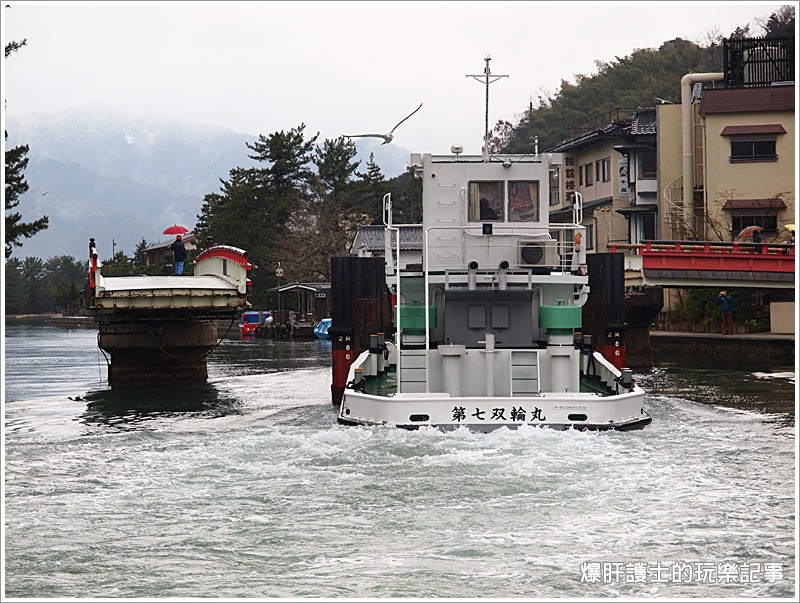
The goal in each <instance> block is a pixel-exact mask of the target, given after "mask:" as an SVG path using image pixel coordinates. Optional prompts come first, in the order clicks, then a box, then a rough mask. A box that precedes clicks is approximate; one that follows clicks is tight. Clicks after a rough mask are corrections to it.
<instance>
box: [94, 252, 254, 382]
mask: <svg viewBox="0 0 800 603" xmlns="http://www.w3.org/2000/svg"><path fill="white" fill-rule="evenodd" d="M250 268H251V265H250V263H249V261H248V259H247V252H246V251H244V250H242V249H239V248H236V247H231V246H227V245H215V246H213V247H209V248H208V249H205V250H204V251H203V252H202V253H200V255H199V256H198V257H197V259H196V260H195V269H194V275H192V276H125V277H105V276H103V275H102V273H101V266H100V264H99V261H98V259H97V250H96V248H95V246H94V239H90V241H89V287H88V292H89V300H88V306H89V310H90V313H91V314H92V315H93V317H94V320H95V322H96V323H97V325H98V328H99V334H98V346H99V347H100V349H102V350H103V351H104V352H107V353H108V354H109V356H110V363H109V367H108V383H109V385H110V386H111V387H112V388H114V387H120V386H123V387H124V386H128V385H141V384H152V383H176V382H191V381H205V380H206V379H207V378H208V370H207V363H206V358H207V356H208V355H209V354H210V353H211V351H212V350H213V349H214V347H216V345H217V343H218V339H217V322H216V321H219V320H221V319H228V318H229V319H230V320H231V321H233V320H235V319H236V316H238V314H239V313H240V312H241V311H242V310H245V309H247V308H248V307H249V304H248V302H247V292H248V288H249V286H250V284H251V283H250V280H249V279H248V277H247V273H248V271H249V270H250Z"/></svg>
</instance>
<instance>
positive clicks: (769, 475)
mask: <svg viewBox="0 0 800 603" xmlns="http://www.w3.org/2000/svg"><path fill="white" fill-rule="evenodd" d="M5 336H6V338H5V484H4V485H5V596H6V597H10V598H36V599H40V598H76V597H78V598H146V599H153V598H160V597H176V598H189V597H209V598H226V599H230V598H287V599H296V598H326V599H327V598H368V599H375V598H390V597H392V598H394V597H399V598H414V599H420V598H434V597H440V598H465V599H475V598H525V599H534V598H546V599H553V598H561V597H573V598H575V597H580V598H589V597H614V596H616V597H626V598H650V597H664V598H670V599H675V598H679V597H708V598H721V597H776V598H777V597H793V596H794V595H796V594H797V593H796V567H795V555H796V550H797V549H796V546H797V542H796V534H797V533H796V515H795V512H796V499H795V486H796V482H795V479H796V478H795V476H796V466H795V462H796V456H795V451H796V440H795V424H794V414H793V412H792V413H786V412H770V410H771V409H774V408H792V407H793V404H794V402H793V401H794V399H795V375H794V372H793V369H792V368H788V369H787V368H782V367H776V370H774V371H768V372H763V371H762V372H759V373H748V372H728V371H723V370H719V371H702V370H694V371H692V370H687V369H678V368H670V369H663V368H656V369H652V370H651V371H649V372H647V373H643V374H639V375H636V377H637V379H638V380H639V381H640V382H641V383H642V385H643V386H644V387H645V389H647V391H648V398H647V405H648V408H647V410H648V411H649V412H650V413H651V414H652V416H653V423H652V424H651V425H650V426H648V427H646V428H645V429H643V430H640V431H634V432H624V433H616V432H605V433H584V432H576V431H568V432H557V431H553V430H548V429H541V428H533V427H531V428H522V429H520V430H517V431H509V430H505V429H503V430H498V431H496V432H493V433H490V434H475V433H471V432H469V431H465V430H464V431H455V432H449V433H442V432H439V431H436V430H420V431H403V430H399V429H394V428H383V427H377V428H361V427H344V426H339V425H338V424H337V423H336V419H335V411H334V409H333V407H332V406H331V403H330V347H329V346H328V345H327V344H326V343H324V342H319V341H295V342H275V341H269V340H255V341H241V340H239V339H238V338H233V339H224V340H223V341H222V343H221V345H220V346H219V347H218V348H217V349H216V350H215V351H214V352H213V353H212V355H211V356H210V358H209V380H208V383H207V384H204V385H202V386H197V387H173V388H154V389H141V390H137V391H135V392H127V393H122V392H112V391H110V390H109V389H108V388H107V385H106V382H105V379H106V368H105V367H106V364H105V358H104V357H103V355H102V353H101V352H100V351H99V350H98V349H97V347H96V345H95V340H96V331H94V330H92V329H74V330H69V329H66V328H61V327H46V326H45V327H40V326H38V327H24V326H16V325H15V326H11V327H9V328H7V329H6V333H5Z"/></svg>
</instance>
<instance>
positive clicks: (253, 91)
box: [2, 0, 786, 154]
mask: <svg viewBox="0 0 800 603" xmlns="http://www.w3.org/2000/svg"><path fill="white" fill-rule="evenodd" d="M9 4H10V5H11V8H4V9H3V13H2V17H3V18H2V21H3V36H4V43H5V42H7V41H9V40H21V39H23V38H27V40H28V44H27V46H26V47H25V48H23V49H22V50H20V51H19V52H17V53H15V54H13V55H12V56H11V57H9V58H8V59H7V60H6V62H5V64H4V69H3V70H2V71H3V77H4V82H3V87H4V90H3V92H4V94H3V96H4V98H5V100H6V112H7V115H8V116H9V117H13V116H15V115H24V114H27V113H30V112H46V113H54V112H58V111H61V110H65V109H95V108H97V109H111V110H117V111H120V112H124V113H137V114H138V113H141V114H143V115H157V116H163V117H169V118H183V119H188V120H190V121H194V122H198V123H208V124H215V125H220V126H224V127H227V128H230V129H232V130H235V131H238V132H243V133H247V134H254V135H255V134H269V133H271V132H274V131H277V130H284V129H288V128H292V127H294V126H296V125H298V124H299V123H301V122H305V123H306V132H307V133H316V132H320V140H322V139H325V138H335V137H337V136H339V135H341V134H356V133H361V132H386V131H388V130H390V129H391V128H392V127H393V126H394V125H395V124H396V123H397V122H398V121H399V120H400V119H402V118H403V117H404V116H406V115H408V113H410V112H411V111H412V110H413V109H414V108H416V107H417V106H418V105H419V104H420V103H421V102H422V103H424V106H423V107H422V109H421V110H420V111H419V112H418V113H417V114H416V115H414V116H413V117H412V118H411V119H409V120H408V121H407V122H405V123H404V124H403V125H402V126H400V128H398V130H397V131H396V132H395V141H394V144H397V145H398V146H401V147H403V148H406V149H409V150H411V151H414V152H445V151H447V150H448V149H449V147H450V145H451V144H454V143H459V144H462V145H464V147H465V151H466V152H467V153H476V154H477V153H480V147H481V140H482V136H483V129H484V101H485V94H484V93H485V89H484V87H483V85H482V84H481V83H479V82H477V81H475V80H474V79H471V78H468V77H466V76H467V74H480V73H482V71H483V68H484V61H483V59H484V56H485V55H486V54H490V55H491V57H492V62H491V68H492V72H493V73H494V74H506V75H508V76H509V77H508V78H503V79H501V80H499V81H498V82H497V83H495V84H493V85H492V86H491V87H490V114H489V122H490V125H491V124H494V123H495V122H496V121H497V120H498V119H507V120H510V121H512V122H513V121H516V120H517V117H518V115H519V114H520V113H521V112H522V111H523V110H524V109H525V108H526V106H527V104H528V102H529V100H530V99H531V97H533V98H534V99H535V98H536V97H537V96H538V95H540V94H541V93H542V92H543V91H546V92H548V93H554V92H556V91H557V90H558V88H559V86H560V83H561V80H562V79H566V80H568V81H574V76H575V74H585V75H590V74H593V73H595V72H596V67H595V61H605V62H610V61H614V60H615V57H620V58H621V57H624V56H627V55H629V54H631V53H632V52H633V51H634V50H635V49H639V48H657V47H658V46H659V45H660V44H661V43H663V42H664V41H667V40H671V39H674V38H676V37H682V38H684V39H689V40H693V41H696V42H705V41H706V40H707V37H708V35H709V33H714V32H716V33H719V34H723V35H727V34H729V33H730V32H731V31H732V30H733V29H734V28H735V27H737V26H743V25H745V24H747V23H751V24H752V25H753V26H755V25H756V23H755V20H756V19H763V18H766V17H767V16H768V15H769V14H771V13H772V12H774V10H776V9H777V8H778V7H780V6H781V5H782V4H786V3H772V2H744V3H735V2H711V3H704V2H697V1H696V2H644V3H635V2H617V3H611V2H588V3H587V2H567V3H562V2H552V3H548V2H536V3H533V2H502V1H495V2H491V3H484V2H441V3H438V2H323V3H318V2H280V3H277V2H224V3H215V2H211V3H199V2H194V3H192V2H177V3H168V2H132V3H130V2H106V3H100V2H83V3H79V2H69V1H65V2H57V3H56V2H15V1H14V0H6V1H5V2H4V6H6V5H9ZM675 95H676V97H677V95H678V91H677V90H676V91H675Z"/></svg>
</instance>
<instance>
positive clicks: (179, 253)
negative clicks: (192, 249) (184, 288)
mask: <svg viewBox="0 0 800 603" xmlns="http://www.w3.org/2000/svg"><path fill="white" fill-rule="evenodd" d="M169 248H170V249H171V250H172V253H174V254H175V274H176V275H177V276H180V275H182V274H183V263H184V262H185V261H186V247H185V246H184V245H183V238H182V237H181V235H178V236H177V237H175V242H174V243H172V245H170V246H169Z"/></svg>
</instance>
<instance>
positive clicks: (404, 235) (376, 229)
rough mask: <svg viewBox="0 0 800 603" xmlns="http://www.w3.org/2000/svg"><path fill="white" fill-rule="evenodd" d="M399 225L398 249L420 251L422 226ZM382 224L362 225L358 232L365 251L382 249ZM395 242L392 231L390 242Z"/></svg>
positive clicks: (383, 228)
mask: <svg viewBox="0 0 800 603" xmlns="http://www.w3.org/2000/svg"><path fill="white" fill-rule="evenodd" d="M399 226H400V249H402V250H403V251H422V226H418V225H414V226H404V225H399ZM384 230H385V227H383V226H362V227H361V228H359V229H358V233H359V234H360V235H361V238H362V239H363V240H364V245H365V246H366V249H367V251H370V252H375V251H383V249H384V236H383V232H384ZM394 242H395V235H394V232H393V233H392V244H394Z"/></svg>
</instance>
